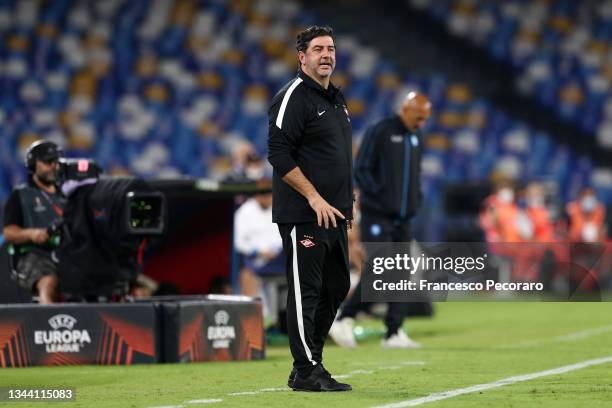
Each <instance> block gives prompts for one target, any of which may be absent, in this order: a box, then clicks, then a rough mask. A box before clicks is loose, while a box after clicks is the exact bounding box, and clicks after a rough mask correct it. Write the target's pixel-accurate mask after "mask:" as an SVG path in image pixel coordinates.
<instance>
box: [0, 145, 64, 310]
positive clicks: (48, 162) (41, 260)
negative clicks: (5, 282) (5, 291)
mask: <svg viewBox="0 0 612 408" xmlns="http://www.w3.org/2000/svg"><path fill="white" fill-rule="evenodd" d="M60 156H61V150H60V149H59V147H58V146H57V145H56V144H55V143H53V142H50V141H46V140H39V141H36V142H34V143H32V145H30V147H29V148H28V150H27V153H26V167H27V169H28V172H29V176H28V181H27V183H26V184H24V185H20V186H17V187H16V188H15V189H13V191H12V193H11V195H10V196H9V198H8V200H7V202H6V204H5V207H4V230H3V233H4V239H5V240H6V242H8V243H10V244H12V245H13V247H14V255H13V256H12V261H13V271H12V276H13V278H14V279H15V280H16V282H17V284H18V285H19V286H21V287H22V288H24V289H26V290H28V291H31V292H32V293H33V294H34V295H37V296H38V297H39V303H41V304H51V303H54V302H56V301H57V299H58V285H59V283H58V278H57V267H58V262H57V259H56V258H55V257H54V254H53V251H54V249H55V248H57V246H58V245H59V239H58V237H55V236H50V229H51V228H53V226H57V225H59V222H61V219H62V216H63V212H64V206H65V203H66V202H65V199H64V197H62V195H61V194H60V192H59V188H58V186H57V184H56V183H57V172H58V169H59V158H60Z"/></svg>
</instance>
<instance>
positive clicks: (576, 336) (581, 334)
mask: <svg viewBox="0 0 612 408" xmlns="http://www.w3.org/2000/svg"><path fill="white" fill-rule="evenodd" d="M609 332H612V326H603V327H595V328H592V329H586V330H581V331H577V332H573V333H568V334H564V335H561V336H555V337H550V338H547V339H535V340H525V341H521V342H519V343H514V344H512V343H508V344H501V345H499V346H497V347H495V348H501V349H507V348H522V347H531V346H539V345H542V344H548V343H555V342H563V341H576V340H581V339H586V338H589V337H593V336H597V335H600V334H604V333H609Z"/></svg>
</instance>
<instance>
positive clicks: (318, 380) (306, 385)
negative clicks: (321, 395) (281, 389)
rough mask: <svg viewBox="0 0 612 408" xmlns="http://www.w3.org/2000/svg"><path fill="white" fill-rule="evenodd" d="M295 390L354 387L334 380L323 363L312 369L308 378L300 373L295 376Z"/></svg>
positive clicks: (346, 388)
mask: <svg viewBox="0 0 612 408" xmlns="http://www.w3.org/2000/svg"><path fill="white" fill-rule="evenodd" d="M291 388H293V390H294V391H314V392H319V391H324V392H327V391H351V390H352V389H353V388H352V387H351V386H350V385H348V384H343V383H339V382H338V381H336V380H334V379H333V377H332V376H331V374H330V373H329V372H328V371H327V370H326V369H325V368H323V366H322V365H321V364H317V366H316V367H315V368H314V369H313V370H312V372H311V373H310V375H309V376H308V377H306V378H302V377H300V374H297V375H296V376H295V380H293V387H291Z"/></svg>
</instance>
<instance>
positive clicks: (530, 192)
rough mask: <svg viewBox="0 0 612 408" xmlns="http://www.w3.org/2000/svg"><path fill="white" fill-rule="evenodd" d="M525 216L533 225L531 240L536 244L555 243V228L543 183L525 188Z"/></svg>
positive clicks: (534, 182)
mask: <svg viewBox="0 0 612 408" xmlns="http://www.w3.org/2000/svg"><path fill="white" fill-rule="evenodd" d="M524 211H525V214H526V215H527V217H528V218H529V221H530V222H531V225H532V231H533V232H532V237H531V239H532V240H533V241H536V242H555V241H557V237H556V236H555V226H554V223H553V222H552V219H551V214H550V211H549V210H548V207H547V206H546V194H545V190H544V186H543V185H542V183H539V182H536V181H532V182H530V183H529V184H527V187H526V188H525V209H524Z"/></svg>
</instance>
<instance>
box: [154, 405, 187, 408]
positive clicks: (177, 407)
mask: <svg viewBox="0 0 612 408" xmlns="http://www.w3.org/2000/svg"><path fill="white" fill-rule="evenodd" d="M184 407H185V406H184V405H162V406H160V407H149V408H184Z"/></svg>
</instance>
